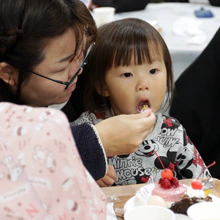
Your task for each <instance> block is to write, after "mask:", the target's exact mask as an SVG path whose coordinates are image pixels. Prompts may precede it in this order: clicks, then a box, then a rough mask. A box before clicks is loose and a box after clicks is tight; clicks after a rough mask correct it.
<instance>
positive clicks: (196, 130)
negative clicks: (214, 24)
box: [170, 28, 220, 178]
mask: <svg viewBox="0 0 220 220" xmlns="http://www.w3.org/2000/svg"><path fill="white" fill-rule="evenodd" d="M219 82H220V28H219V29H218V31H217V32H216V34H215V36H214V37H213V38H212V40H211V42H210V43H209V44H208V46H207V47H206V48H205V50H204V51H203V52H202V54H201V55H200V56H199V57H198V58H197V59H196V60H195V62H194V63H192V64H191V65H190V66H189V67H188V68H187V69H186V70H185V71H184V72H183V73H182V74H181V76H180V77H179V79H178V80H177V81H176V83H175V87H176V88H175V93H174V98H173V101H172V104H171V108H170V115H171V116H173V117H175V118H177V119H178V120H179V121H180V122H181V123H182V124H183V126H184V127H185V128H186V130H187V132H188V135H189V137H190V139H191V140H192V141H193V143H194V144H195V146H196V147H197V149H198V151H199V152H200V154H201V156H202V158H203V160H204V161H205V163H206V164H207V165H208V164H211V163H212V162H213V161H216V163H217V164H216V165H215V166H213V167H210V172H211V174H212V176H213V177H216V178H220V171H219V169H220V112H219V109H220V86H219Z"/></svg>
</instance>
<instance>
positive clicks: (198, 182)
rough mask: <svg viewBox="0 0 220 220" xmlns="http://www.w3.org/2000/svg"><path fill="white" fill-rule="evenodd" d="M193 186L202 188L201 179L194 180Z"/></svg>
mask: <svg viewBox="0 0 220 220" xmlns="http://www.w3.org/2000/svg"><path fill="white" fill-rule="evenodd" d="M191 186H192V188H193V189H202V182H201V181H200V180H193V181H192V183H191Z"/></svg>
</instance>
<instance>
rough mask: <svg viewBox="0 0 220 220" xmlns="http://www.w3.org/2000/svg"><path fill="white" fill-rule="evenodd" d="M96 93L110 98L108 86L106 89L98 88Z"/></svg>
mask: <svg viewBox="0 0 220 220" xmlns="http://www.w3.org/2000/svg"><path fill="white" fill-rule="evenodd" d="M96 91H97V92H98V94H99V95H101V96H104V97H109V92H108V89H107V87H106V86H105V87H104V88H102V89H101V88H100V86H96Z"/></svg>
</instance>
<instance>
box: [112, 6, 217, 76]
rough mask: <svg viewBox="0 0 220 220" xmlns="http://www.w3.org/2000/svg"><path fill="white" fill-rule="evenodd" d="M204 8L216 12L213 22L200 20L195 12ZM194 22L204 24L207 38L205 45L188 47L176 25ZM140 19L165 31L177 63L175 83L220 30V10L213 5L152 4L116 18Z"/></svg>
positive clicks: (164, 35)
mask: <svg viewBox="0 0 220 220" xmlns="http://www.w3.org/2000/svg"><path fill="white" fill-rule="evenodd" d="M201 7H204V8H205V9H209V10H211V11H212V12H213V14H214V17H213V18H196V17H195V15H194V10H198V9H200V8H201ZM183 16H184V17H186V18H193V19H195V20H197V21H200V22H201V26H199V29H200V30H201V31H203V32H204V33H205V34H206V37H207V38H206V40H205V42H203V43H202V44H188V43H186V38H187V37H186V36H179V35H176V34H174V32H173V25H174V23H175V22H176V21H177V20H178V19H180V18H182V17H183ZM128 17H133V18H140V19H143V20H146V21H148V22H149V23H151V22H152V21H156V22H157V23H158V24H157V25H158V26H159V27H160V28H162V32H161V35H162V37H163V38H164V40H165V42H166V44H167V46H168V49H169V51H170V54H171V58H172V61H173V70H174V80H176V79H177V78H178V77H179V76H180V74H181V73H182V72H183V71H184V70H185V69H186V68H187V67H188V66H189V65H190V64H191V63H192V62H193V61H194V60H195V59H196V58H197V57H198V56H199V54H200V53H201V52H202V51H203V50H204V49H205V47H206V46H207V45H208V43H209V42H210V40H211V39H212V37H213V36H214V34H215V33H216V31H217V30H218V28H219V27H220V7H214V6H211V5H209V4H193V3H150V4H148V5H147V6H146V8H145V10H142V11H134V12H126V13H119V14H116V16H115V18H116V20H118V19H123V18H128Z"/></svg>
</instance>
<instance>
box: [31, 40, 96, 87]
mask: <svg viewBox="0 0 220 220" xmlns="http://www.w3.org/2000/svg"><path fill="white" fill-rule="evenodd" d="M94 46H95V43H92V44H91V45H90V46H89V48H88V50H87V53H86V56H85V59H84V60H83V63H82V64H81V66H80V67H79V69H78V70H77V72H76V73H75V74H74V76H73V77H72V79H70V80H69V81H68V82H63V81H60V80H56V79H51V78H49V77H47V76H44V75H41V74H39V73H36V72H34V71H32V70H28V72H30V73H33V74H35V75H37V76H41V77H43V78H45V79H48V80H51V81H53V82H56V83H59V84H63V85H66V87H65V89H68V87H69V86H70V84H71V83H72V82H73V81H74V79H75V78H76V77H77V76H78V75H79V73H80V71H81V70H82V69H83V68H84V66H85V65H86V64H87V63H88V57H89V55H90V52H91V51H92V48H93V47H94Z"/></svg>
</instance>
